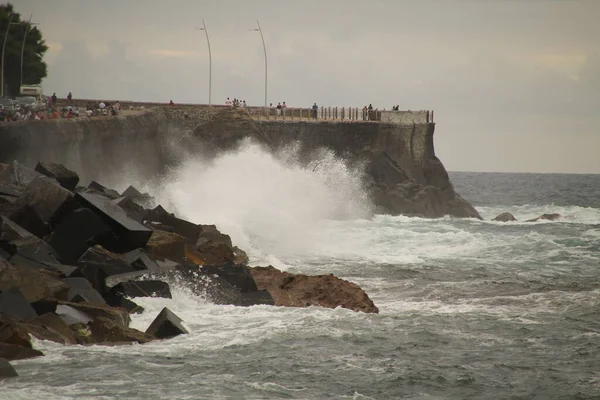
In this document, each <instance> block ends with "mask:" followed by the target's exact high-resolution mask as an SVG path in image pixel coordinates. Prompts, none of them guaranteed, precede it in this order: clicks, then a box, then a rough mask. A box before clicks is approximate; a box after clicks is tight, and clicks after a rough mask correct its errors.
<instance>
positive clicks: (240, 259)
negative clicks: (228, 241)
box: [233, 246, 250, 265]
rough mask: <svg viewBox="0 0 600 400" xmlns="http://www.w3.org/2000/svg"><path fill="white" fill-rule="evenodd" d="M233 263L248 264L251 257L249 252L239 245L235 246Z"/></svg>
mask: <svg viewBox="0 0 600 400" xmlns="http://www.w3.org/2000/svg"><path fill="white" fill-rule="evenodd" d="M233 256H234V259H233V263H234V264H236V265H247V264H248V262H249V261H250V259H249V258H248V254H246V252H245V251H244V250H242V249H240V248H239V247H237V246H233Z"/></svg>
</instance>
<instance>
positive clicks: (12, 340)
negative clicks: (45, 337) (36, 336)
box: [0, 315, 32, 348]
mask: <svg viewBox="0 0 600 400" xmlns="http://www.w3.org/2000/svg"><path fill="white" fill-rule="evenodd" d="M0 343H5V344H11V345H14V346H20V347H26V348H31V347H32V346H31V339H30V337H29V333H28V332H27V330H26V329H24V328H23V327H22V326H21V324H20V323H19V321H17V320H16V319H14V318H11V317H8V316H5V315H0Z"/></svg>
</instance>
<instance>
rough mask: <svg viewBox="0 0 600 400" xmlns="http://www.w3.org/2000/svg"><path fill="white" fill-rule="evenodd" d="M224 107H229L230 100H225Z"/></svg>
mask: <svg viewBox="0 0 600 400" xmlns="http://www.w3.org/2000/svg"><path fill="white" fill-rule="evenodd" d="M225 106H227V107H231V100H229V97H228V98H227V100H225Z"/></svg>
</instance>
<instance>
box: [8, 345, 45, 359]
mask: <svg viewBox="0 0 600 400" xmlns="http://www.w3.org/2000/svg"><path fill="white" fill-rule="evenodd" d="M43 355H44V353H42V352H41V351H39V350H35V349H32V348H28V347H22V346H15V345H14V344H7V343H1V342H0V358H4V359H5V360H8V361H15V360H25V359H28V358H35V357H41V356H43Z"/></svg>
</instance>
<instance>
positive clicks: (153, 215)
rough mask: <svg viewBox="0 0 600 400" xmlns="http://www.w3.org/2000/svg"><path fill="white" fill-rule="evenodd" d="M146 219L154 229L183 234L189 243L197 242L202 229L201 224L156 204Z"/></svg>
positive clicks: (147, 212) (148, 211) (147, 213)
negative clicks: (180, 216) (187, 219)
mask: <svg viewBox="0 0 600 400" xmlns="http://www.w3.org/2000/svg"><path fill="white" fill-rule="evenodd" d="M144 219H145V220H146V221H147V224H148V225H149V226H151V227H152V228H153V229H160V230H163V231H168V232H174V233H177V234H178V235H181V236H183V237H184V238H185V242H186V243H189V244H196V242H197V241H198V236H199V235H200V232H201V231H202V228H201V227H200V226H199V225H196V224H194V223H192V222H189V221H185V220H183V219H180V218H177V217H176V216H175V215H174V214H171V213H169V212H168V211H167V210H165V209H164V208H163V207H162V206H156V207H155V208H154V209H152V210H147V211H146V215H145V216H144Z"/></svg>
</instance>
